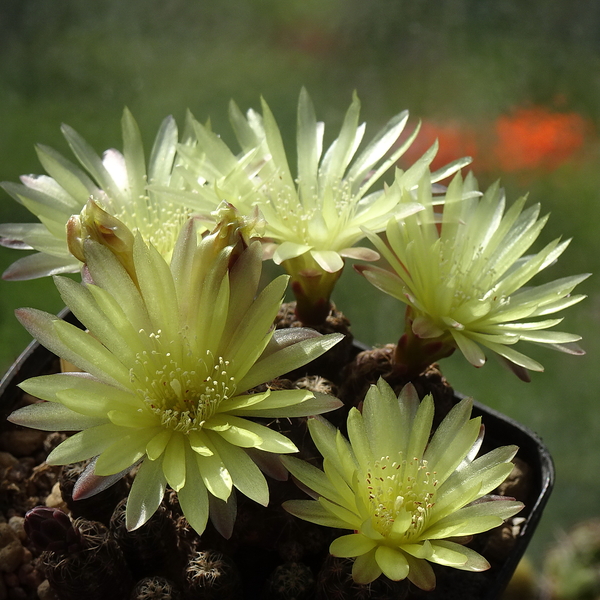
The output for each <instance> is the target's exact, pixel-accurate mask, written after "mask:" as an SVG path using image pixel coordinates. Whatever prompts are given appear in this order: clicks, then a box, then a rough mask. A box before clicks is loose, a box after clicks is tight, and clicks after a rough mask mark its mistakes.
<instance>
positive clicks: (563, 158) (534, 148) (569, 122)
mask: <svg viewBox="0 0 600 600" xmlns="http://www.w3.org/2000/svg"><path fill="white" fill-rule="evenodd" d="M589 129H590V126H589V124H588V123H587V121H586V120H585V119H584V118H583V117H582V116H581V115H579V114H577V113H573V112H570V113H566V112H565V113H561V112H552V111H550V110H548V109H547V108H544V107H542V106H534V107H532V108H520V109H518V110H516V111H514V112H513V113H512V114H511V115H502V116H500V117H498V119H497V120H496V144H495V147H494V158H495V160H496V168H497V169H498V170H501V171H508V172H512V171H523V170H534V169H542V170H552V169H555V168H556V167H558V166H560V165H561V164H563V163H565V162H567V161H569V160H570V159H572V158H573V157H574V155H575V153H576V152H577V150H579V149H580V148H581V147H582V146H583V144H584V142H585V141H586V138H587V135H588V133H589Z"/></svg>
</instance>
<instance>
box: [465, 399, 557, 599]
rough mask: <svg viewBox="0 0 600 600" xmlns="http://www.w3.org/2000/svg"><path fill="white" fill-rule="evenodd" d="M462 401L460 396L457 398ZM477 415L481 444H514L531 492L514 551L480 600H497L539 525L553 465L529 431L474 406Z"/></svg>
mask: <svg viewBox="0 0 600 600" xmlns="http://www.w3.org/2000/svg"><path fill="white" fill-rule="evenodd" d="M461 397H463V396H461ZM479 415H481V418H482V422H483V423H484V425H485V441H486V443H487V444H491V446H492V447H494V446H506V445H508V444H514V445H516V446H518V447H519V452H518V453H517V457H518V458H520V459H521V460H523V461H524V462H525V463H527V465H528V466H529V467H530V469H531V473H530V476H531V491H530V493H529V497H528V498H526V499H524V502H525V509H524V510H523V512H522V513H519V514H518V515H517V516H519V517H524V518H525V521H524V522H523V524H522V525H521V528H520V532H519V535H518V537H517V540H516V544H515V547H514V548H513V550H512V552H511V553H510V555H509V556H508V558H507V559H506V560H505V561H504V563H503V564H502V566H501V567H500V569H498V570H497V571H496V577H495V579H494V583H493V585H492V586H491V587H490V588H489V589H488V590H487V592H486V595H485V596H484V597H483V598H482V600H497V599H499V598H501V597H502V594H503V592H504V590H505V589H506V586H507V585H508V583H509V581H510V579H511V577H512V576H513V574H514V572H515V569H516V568H517V565H518V564H519V561H520V560H521V558H522V557H523V554H524V553H525V550H526V549H527V546H528V545H529V542H530V541H531V538H532V536H533V533H534V531H535V529H536V527H537V525H538V523H539V521H540V518H541V516H542V513H543V511H544V508H545V506H546V503H547V502H548V498H549V497H550V494H551V492H552V488H553V486H554V475H555V471H554V462H553V461H552V457H551V456H550V452H549V450H548V448H547V447H546V446H545V445H544V442H543V441H542V440H541V438H540V437H539V436H537V435H536V434H535V433H534V432H533V431H531V430H530V429H528V428H527V427H525V426H524V425H522V424H521V423H517V421H515V420H513V419H511V418H510V417H507V416H506V415H504V414H502V413H500V412H498V411H496V410H493V409H491V408H489V407H488V406H485V405H484V404H481V403H479V402H475V405H474V408H473V416H479Z"/></svg>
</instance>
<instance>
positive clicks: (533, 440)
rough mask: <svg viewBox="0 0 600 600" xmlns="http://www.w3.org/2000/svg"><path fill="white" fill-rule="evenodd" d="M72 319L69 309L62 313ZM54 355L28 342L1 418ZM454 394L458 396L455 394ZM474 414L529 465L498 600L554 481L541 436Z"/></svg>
mask: <svg viewBox="0 0 600 600" xmlns="http://www.w3.org/2000/svg"><path fill="white" fill-rule="evenodd" d="M62 316H63V317H64V318H65V319H66V320H70V321H72V322H75V320H74V319H73V317H72V315H71V314H70V313H67V312H65V314H64V315H62ZM56 363H57V358H56V357H55V356H54V355H53V354H52V353H51V352H50V351H48V350H47V349H46V348H44V347H43V346H41V345H40V344H39V343H37V342H32V343H31V344H30V345H29V346H28V347H27V349H26V350H25V351H24V352H23V353H22V354H21V356H20V357H19V358H18V359H17V361H16V362H15V363H14V364H13V365H12V367H11V368H10V369H9V370H8V372H7V373H6V375H5V376H4V377H3V378H2V380H1V382H0V418H1V419H2V422H3V421H4V420H5V418H6V417H7V416H8V415H9V414H10V413H11V412H12V411H13V410H14V408H15V407H16V404H17V403H18V402H19V398H20V395H21V393H22V392H21V390H20V389H19V388H18V387H17V385H18V384H19V383H20V382H21V381H24V380H25V379H28V378H29V377H34V376H36V375H40V374H43V373H45V372H52V371H55V370H56ZM457 397H458V398H462V396H461V395H459V394H457ZM473 415H474V416H479V415H480V416H481V417H482V420H483V423H484V425H485V445H486V446H489V447H490V448H493V447H497V446H506V445H510V444H515V445H517V446H518V447H519V452H518V454H517V456H518V457H519V458H520V459H521V460H523V461H524V462H525V463H526V464H527V465H528V466H529V468H530V470H531V473H530V477H531V481H530V493H529V494H528V497H527V498H524V499H522V500H523V501H524V502H525V504H526V508H525V509H524V511H523V513H520V514H519V515H518V516H519V517H523V518H524V519H525V521H524V522H523V523H522V524H521V527H520V532H519V534H518V536H517V539H516V543H515V546H514V548H513V550H512V552H511V554H510V555H509V556H508V558H506V559H505V560H504V562H503V563H502V564H501V565H500V566H499V567H498V566H497V567H496V568H495V569H494V573H493V576H490V577H489V580H488V584H487V585H486V588H485V593H484V595H482V596H481V600H499V599H500V598H501V597H502V594H503V592H504V590H505V589H506V586H507V585H508V583H509V581H510V579H511V577H512V575H513V573H514V571H515V569H516V567H517V565H518V563H519V561H520V560H521V558H522V556H523V554H524V553H525V550H526V548H527V546H528V544H529V542H530V540H531V538H532V536H533V533H534V531H535V528H536V526H537V524H538V522H539V520H540V517H541V515H542V512H543V510H544V507H545V505H546V503H547V501H548V498H549V496H550V493H551V491H552V487H553V485H554V464H553V462H552V458H551V456H550V454H549V452H548V449H547V448H546V446H545V445H544V443H543V442H542V440H541V439H540V438H539V437H538V436H537V435H536V434H535V433H533V432H532V431H530V430H529V429H528V428H526V427H524V426H523V425H521V424H519V423H517V422H516V421H514V420H513V419H510V418H509V417H507V416H505V415H503V414H501V413H499V412H497V411H495V410H492V409H490V408H488V407H487V406H485V405H483V404H480V403H479V402H475V405H474V409H473ZM490 575H492V574H491V573H490Z"/></svg>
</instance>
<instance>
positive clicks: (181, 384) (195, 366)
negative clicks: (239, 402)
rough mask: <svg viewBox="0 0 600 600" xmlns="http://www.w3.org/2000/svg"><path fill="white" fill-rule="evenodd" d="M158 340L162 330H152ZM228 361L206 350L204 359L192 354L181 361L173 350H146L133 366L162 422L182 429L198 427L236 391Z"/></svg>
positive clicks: (152, 336) (134, 375)
mask: <svg viewBox="0 0 600 600" xmlns="http://www.w3.org/2000/svg"><path fill="white" fill-rule="evenodd" d="M149 337H150V339H154V340H155V341H156V340H158V339H159V338H160V332H159V334H150V336H149ZM228 367H229V362H228V361H226V360H224V359H223V358H222V357H218V358H216V359H214V358H213V356H212V354H211V353H210V352H207V353H206V357H205V360H199V359H198V358H197V357H195V358H194V357H193V356H191V354H190V355H187V356H184V357H183V360H182V361H180V362H179V363H178V361H176V360H174V358H173V356H172V354H171V352H164V351H163V352H161V351H159V350H155V351H150V352H147V351H144V352H142V353H140V354H138V355H137V359H136V364H135V366H134V367H133V368H132V369H131V378H132V381H135V382H136V383H137V385H138V386H139V387H138V389H137V393H138V394H139V396H140V397H141V398H142V400H143V401H144V403H145V404H146V405H147V406H148V408H149V409H150V410H151V411H152V412H153V413H154V414H156V415H157V416H158V417H159V419H160V423H161V425H163V426H164V427H166V428H168V429H172V430H173V431H177V432H180V433H189V432H190V431H198V430H200V429H201V428H202V426H203V425H204V423H205V422H206V421H207V420H209V419H210V418H211V417H212V416H213V415H214V414H215V412H216V411H217V409H218V407H219V405H220V404H221V403H222V402H223V401H224V400H226V399H227V398H231V397H232V396H234V395H235V390H236V387H235V380H234V378H233V377H232V376H231V375H229V374H228V372H227V369H228Z"/></svg>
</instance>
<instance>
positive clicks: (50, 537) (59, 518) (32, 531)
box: [24, 506, 85, 554]
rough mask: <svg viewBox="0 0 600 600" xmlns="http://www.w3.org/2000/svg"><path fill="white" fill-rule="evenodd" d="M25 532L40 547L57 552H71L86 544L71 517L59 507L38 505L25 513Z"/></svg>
mask: <svg viewBox="0 0 600 600" xmlns="http://www.w3.org/2000/svg"><path fill="white" fill-rule="evenodd" d="M24 526H25V532H26V533H27V535H28V536H29V539H30V540H31V541H32V542H33V543H34V544H35V545H36V546H37V547H38V548H39V549H40V550H48V551H50V552H55V553H56V554H70V553H72V552H77V551H79V550H81V549H82V548H83V547H84V546H85V544H84V541H83V538H82V537H81V534H80V533H79V531H78V530H77V529H75V528H74V527H73V523H72V522H71V519H70V518H69V517H68V516H67V515H66V514H65V513H64V512H62V511H61V510H59V509H57V508H46V507H45V506H36V507H35V508H32V509H31V510H30V511H29V512H28V513H27V514H26V515H25V524H24Z"/></svg>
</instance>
